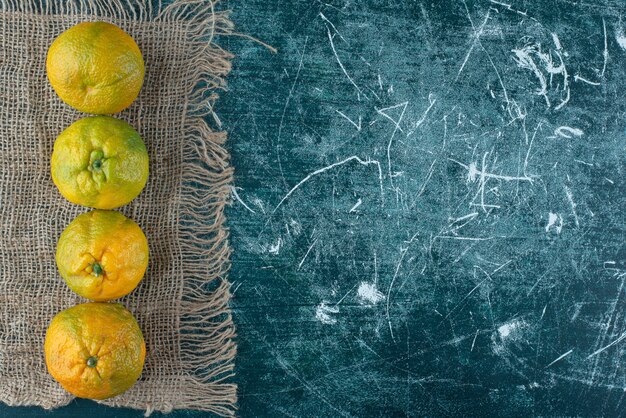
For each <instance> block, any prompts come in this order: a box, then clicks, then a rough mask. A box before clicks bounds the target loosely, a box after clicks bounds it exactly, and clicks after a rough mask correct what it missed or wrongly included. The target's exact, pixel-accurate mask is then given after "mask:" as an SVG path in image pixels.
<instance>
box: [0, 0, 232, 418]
mask: <svg viewBox="0 0 626 418" xmlns="http://www.w3.org/2000/svg"><path fill="white" fill-rule="evenodd" d="M216 6H217V5H216V4H215V2H211V1H174V3H171V4H168V5H162V4H159V3H158V2H155V1H152V2H151V1H150V0H144V1H121V0H108V1H104V0H73V1H69V0H64V1H47V2H46V1H39V0H30V1H26V0H20V1H18V0H0V24H1V25H2V29H1V30H0V43H1V47H0V101H1V102H0V401H2V402H5V403H7V404H9V405H39V406H42V407H44V408H56V407H59V406H62V405H65V404H67V403H69V402H70V401H71V400H72V396H71V395H70V394H68V393H67V392H65V391H64V390H63V389H62V388H61V386H60V385H59V384H58V383H56V382H55V381H54V380H53V379H52V377H50V375H49V374H48V373H47V371H46V366H45V362H44V355H43V341H44V336H45V332H46V328H47V326H48V324H49V322H50V320H51V319H52V317H53V316H54V315H55V314H56V313H58V312H59V311H61V310H63V309H65V308H68V307H71V306H73V305H76V304H78V303H82V302H85V300H83V299H81V298H80V297H78V296H76V295H75V294H73V293H72V292H71V291H70V290H69V288H68V287H67V286H66V285H65V283H64V282H63V280H62V279H61V278H60V276H59V274H58V272H57V269H56V265H55V261H54V254H55V250H56V243H57V240H58V238H59V235H60V234H61V232H62V231H63V229H64V228H65V227H66V226H67V225H68V224H69V223H70V221H72V220H73V219H74V218H75V217H76V216H77V215H78V214H80V213H82V212H85V211H87V210H88V209H87V208H83V207H80V206H77V205H73V204H71V203H69V202H67V201H65V200H64V199H63V197H62V196H61V195H60V194H59V192H58V191H57V189H56V188H55V186H54V184H53V183H52V180H51V176H50V155H51V153H52V147H53V144H54V140H55V138H56V137H57V135H59V133H60V132H61V131H62V130H63V129H65V128H66V127H67V126H69V125H70V124H71V123H72V122H74V121H76V120H78V119H79V118H81V117H84V116H85V115H84V114H81V113H80V112H78V111H76V110H74V109H72V108H70V107H69V106H67V105H65V104H64V103H63V102H61V100H60V99H59V98H58V97H57V96H56V94H55V93H54V91H53V90H52V88H51V86H50V84H49V83H48V80H47V78H46V71H45V60H46V53H47V50H48V47H49V46H50V43H51V42H52V41H53V40H54V39H55V38H56V36H58V35H59V34H60V33H61V32H63V31H64V30H66V29H68V28H69V27H71V26H73V25H75V24H77V23H79V22H83V21H96V20H102V21H107V22H112V23H114V24H116V25H118V26H120V27H121V28H122V29H124V30H125V31H126V32H128V33H129V34H130V35H131V36H132V37H133V38H134V39H135V40H136V42H137V44H138V45H139V47H140V48H141V50H142V53H143V56H144V60H145V63H146V76H145V81H144V86H143V89H142V91H141V93H140V95H139V97H138V99H137V100H136V101H135V102H134V103H133V104H132V106H131V107H130V108H128V109H126V110H124V111H123V112H121V113H119V114H117V115H114V116H115V117H118V118H121V119H123V120H125V121H127V122H129V123H130V124H131V125H132V126H133V127H135V129H137V131H138V132H139V133H140V134H141V136H142V138H143V139H144V142H145V143H146V146H147V149H148V153H149V157H150V177H149V180H148V184H147V186H146V188H145V189H144V191H143V192H142V193H141V195H140V196H139V197H138V198H136V199H135V200H134V201H133V202H132V203H131V204H129V205H127V206H125V207H123V208H121V209H120V211H121V212H122V213H124V214H125V215H126V216H128V217H130V218H131V219H133V220H134V221H136V222H137V223H138V224H139V225H140V226H141V228H142V229H143V230H144V232H145V233H146V236H147V237H148V241H149V244H150V264H149V267H148V271H147V273H146V276H145V278H144V280H143V281H142V282H141V284H140V285H139V287H138V288H137V289H135V291H133V292H132V293H131V294H130V295H129V296H127V297H125V298H123V299H121V300H120V302H121V303H123V304H124V305H125V306H126V307H127V308H128V309H129V310H130V311H131V312H132V313H133V314H134V315H135V317H136V318H137V320H138V322H139V325H140V327H141V329H142V331H143V333H144V337H145V340H146V348H147V355H146V363H145V367H144V371H143V374H142V376H141V378H140V380H139V381H138V382H137V384H136V385H135V386H134V387H133V388H132V389H130V390H129V391H128V392H126V393H124V394H122V395H120V396H118V397H115V398H112V399H109V400H106V401H103V402H102V403H104V404H107V405H113V406H125V407H131V408H139V409H144V410H146V412H147V413H148V414H149V413H150V412H152V411H164V412H168V411H171V410H173V409H178V408H189V409H200V410H206V411H211V412H214V413H216V414H219V415H225V416H230V415H233V414H234V410H235V402H236V386H235V385H234V384H233V383H232V379H231V377H232V370H233V357H234V355H235V351H236V346H235V344H234V341H233V337H234V327H233V324H232V320H231V315H230V311H229V308H228V302H229V299H230V292H229V285H228V282H227V280H226V273H227V270H228V267H229V255H230V248H229V245H228V233H227V230H226V228H225V226H224V215H223V210H224V206H225V203H226V202H227V200H228V199H229V196H230V195H229V194H230V190H231V185H230V183H231V178H232V170H231V168H230V167H229V163H228V161H229V156H228V153H227V152H226V151H225V149H224V148H223V147H222V146H223V143H224V141H225V139H226V135H225V134H224V133H223V132H220V131H219V119H218V118H217V116H215V114H214V113H213V104H214V102H215V99H216V97H217V95H216V92H217V91H219V90H221V89H223V88H224V77H225V75H226V74H227V73H228V71H229V69H230V59H231V58H232V57H231V55H230V54H229V53H227V52H226V51H224V50H222V49H221V48H220V47H219V46H218V45H217V44H216V38H217V37H219V36H220V35H226V34H229V33H230V32H231V30H232V26H231V23H230V21H229V19H228V12H227V11H225V10H223V9H221V10H216V8H217V9H219V7H216ZM207 121H208V122H207Z"/></svg>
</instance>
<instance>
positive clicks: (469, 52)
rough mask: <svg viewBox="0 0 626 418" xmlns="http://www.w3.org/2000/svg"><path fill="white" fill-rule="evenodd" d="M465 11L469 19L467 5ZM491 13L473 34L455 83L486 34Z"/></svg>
mask: <svg viewBox="0 0 626 418" xmlns="http://www.w3.org/2000/svg"><path fill="white" fill-rule="evenodd" d="M463 4H465V3H463ZM465 10H466V11H467V15H468V17H469V10H467V5H465ZM490 13H491V9H489V10H488V11H487V13H486V14H485V19H484V20H483V23H482V24H481V25H480V27H479V28H478V30H474V33H473V34H472V44H471V45H470V47H469V49H468V50H467V54H465V58H464V59H463V63H462V64H461V66H460V67H459V71H458V72H457V73H456V78H455V79H454V81H455V82H456V81H458V80H459V77H460V76H461V73H462V72H463V69H464V68H465V65H466V64H467V61H468V60H469V57H470V55H472V52H473V51H474V48H476V45H477V44H478V42H479V39H480V37H481V36H482V34H483V33H484V31H485V25H486V24H487V21H488V20H489V15H490ZM470 21H471V19H470ZM472 26H473V25H472Z"/></svg>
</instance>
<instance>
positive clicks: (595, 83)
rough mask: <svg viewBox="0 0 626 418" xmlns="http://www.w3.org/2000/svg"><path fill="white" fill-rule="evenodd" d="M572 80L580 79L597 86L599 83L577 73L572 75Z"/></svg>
mask: <svg viewBox="0 0 626 418" xmlns="http://www.w3.org/2000/svg"><path fill="white" fill-rule="evenodd" d="M574 81H582V82H583V83H587V84H590V85H592V86H599V85H600V84H601V83H598V82H595V81H591V80H587V79H586V78H584V77H581V76H580V75H579V74H575V75H574Z"/></svg>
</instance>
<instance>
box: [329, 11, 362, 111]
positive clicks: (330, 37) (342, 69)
mask: <svg viewBox="0 0 626 418" xmlns="http://www.w3.org/2000/svg"><path fill="white" fill-rule="evenodd" d="M320 16H321V18H322V19H323V20H325V21H326V22H328V23H330V25H331V26H332V28H333V29H334V30H335V33H337V34H338V35H339V37H341V34H340V33H339V31H338V30H337V28H336V27H335V25H333V24H332V23H331V22H330V21H329V20H328V19H327V18H326V16H324V15H323V14H322V13H320ZM327 32H328V40H329V41H330V47H331V49H332V50H333V54H334V55H335V59H336V60H337V64H339V68H341V71H343V73H344V74H345V76H346V78H347V79H348V81H349V82H350V84H352V85H353V86H354V88H355V89H356V91H357V92H358V94H359V95H360V96H363V97H365V98H366V99H367V96H366V95H365V94H363V92H362V91H361V89H360V88H359V86H357V85H356V83H355V82H354V80H353V79H352V77H350V74H348V71H346V67H344V66H343V63H342V62H341V60H340V59H339V55H337V49H336V48H335V42H334V41H333V39H334V38H335V35H333V34H332V33H330V28H327ZM341 39H342V40H343V41H344V42H345V39H344V38H343V37H341Z"/></svg>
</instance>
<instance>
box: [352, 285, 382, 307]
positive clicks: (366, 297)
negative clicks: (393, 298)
mask: <svg viewBox="0 0 626 418" xmlns="http://www.w3.org/2000/svg"><path fill="white" fill-rule="evenodd" d="M356 293H357V296H358V297H359V299H360V303H361V304H368V305H376V304H377V303H378V302H380V301H381V300H383V299H385V295H383V294H382V292H380V291H379V290H378V289H377V288H376V283H368V282H361V284H360V285H359V288H358V289H357V292H356Z"/></svg>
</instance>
